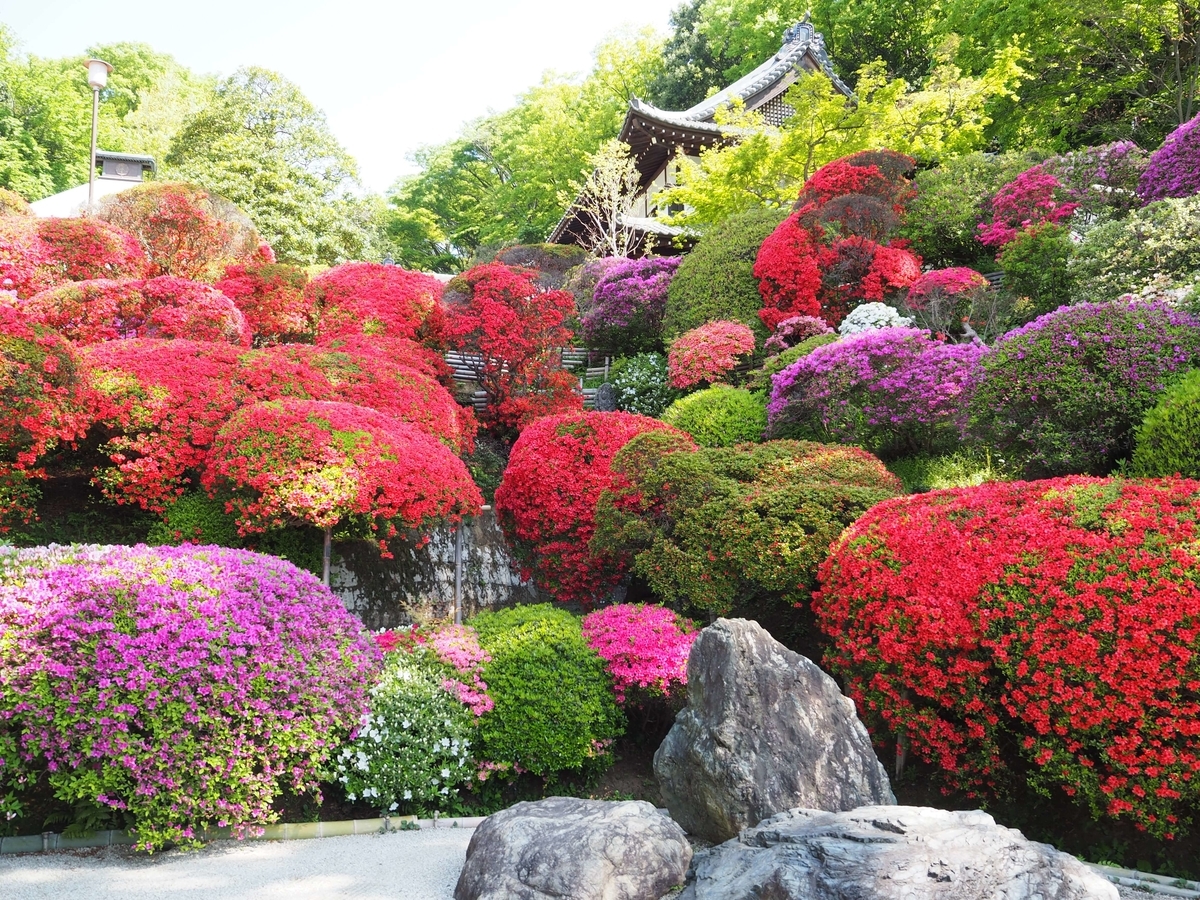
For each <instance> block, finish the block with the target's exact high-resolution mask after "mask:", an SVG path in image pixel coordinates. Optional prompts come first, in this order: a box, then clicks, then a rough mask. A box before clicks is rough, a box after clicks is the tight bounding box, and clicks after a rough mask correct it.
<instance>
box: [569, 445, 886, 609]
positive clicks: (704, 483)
mask: <svg viewBox="0 0 1200 900" xmlns="http://www.w3.org/2000/svg"><path fill="white" fill-rule="evenodd" d="M612 469H613V472H614V477H613V480H612V487H611V488H610V489H609V490H607V491H605V493H604V494H603V495H602V496H601V498H600V501H599V503H598V505H597V508H596V527H595V537H594V538H593V539H592V548H593V550H594V551H595V552H603V553H609V554H617V553H623V554H630V555H632V557H633V571H634V572H635V573H636V574H638V575H640V576H642V577H643V578H645V579H646V581H647V583H648V584H649V585H650V588H651V589H652V590H653V591H654V592H655V594H657V595H658V596H659V597H660V598H662V599H663V600H664V601H665V602H667V603H671V604H681V605H687V606H690V607H694V608H696V609H703V610H707V611H710V612H712V613H717V614H724V613H726V612H728V611H729V610H730V609H731V608H732V607H733V605H734V603H739V604H744V603H751V602H754V601H762V600H770V599H776V600H777V599H779V598H782V599H783V600H785V601H787V602H791V603H796V604H804V603H806V601H807V600H808V595H809V591H810V590H811V589H812V588H813V587H814V586H815V579H816V569H817V565H818V564H819V563H820V562H821V561H822V560H823V559H824V558H825V555H826V552H827V551H828V548H829V545H830V544H831V543H832V542H833V541H834V539H835V538H837V536H838V535H839V534H840V533H841V532H842V530H843V529H844V528H845V527H846V526H847V525H849V524H850V523H851V522H853V521H854V520H855V519H857V518H858V517H859V516H861V515H862V514H863V513H864V512H866V511H867V510H868V509H869V508H870V507H872V506H873V505H875V504H876V503H878V502H879V501H881V500H884V499H886V498H888V497H892V496H895V495H896V494H898V493H900V490H901V487H900V482H899V481H898V480H897V479H896V477H895V476H893V475H892V474H890V473H889V472H888V471H887V469H885V468H884V467H883V464H882V463H880V462H879V460H877V459H875V458H874V457H873V456H871V455H870V454H869V453H865V452H863V451H862V450H859V449H857V448H855V447H834V446H826V445H823V444H812V443H807V442H803V441H769V442H767V443H765V444H742V445H740V446H737V447H722V448H710V449H701V450H694V449H692V448H691V447H689V446H688V444H687V442H686V441H685V440H684V439H683V438H681V437H680V436H679V435H678V434H674V433H666V434H663V433H658V432H652V433H649V434H644V435H641V436H639V437H637V438H634V439H633V440H632V441H630V442H629V443H628V444H627V445H626V447H625V448H624V449H623V450H622V451H621V452H620V453H618V454H617V455H616V457H615V459H614V460H613V463H612Z"/></svg>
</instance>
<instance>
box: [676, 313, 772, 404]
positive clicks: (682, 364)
mask: <svg viewBox="0 0 1200 900" xmlns="http://www.w3.org/2000/svg"><path fill="white" fill-rule="evenodd" d="M753 352H754V332H752V331H751V330H750V329H749V328H748V327H747V326H745V325H743V324H742V323H741V322H724V321H717V322H707V323H705V324H704V325H701V326H700V327H699V328H693V329H692V330H691V331H688V332H685V333H684V334H681V335H680V336H679V337H678V338H676V340H675V342H674V343H673V344H671V347H670V349H669V350H668V351H667V372H668V374H669V377H670V379H671V387H673V388H679V389H680V390H687V389H688V388H693V387H697V386H699V385H703V384H713V383H715V382H718V381H721V380H722V379H724V378H725V376H726V375H728V374H729V373H730V372H731V371H733V369H734V367H735V366H736V365H737V362H738V357H739V356H743V355H745V354H747V353H753Z"/></svg>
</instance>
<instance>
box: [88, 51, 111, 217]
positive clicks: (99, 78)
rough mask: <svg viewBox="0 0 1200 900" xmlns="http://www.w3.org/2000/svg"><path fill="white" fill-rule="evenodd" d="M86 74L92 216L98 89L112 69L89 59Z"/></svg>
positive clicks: (89, 209)
mask: <svg viewBox="0 0 1200 900" xmlns="http://www.w3.org/2000/svg"><path fill="white" fill-rule="evenodd" d="M83 67H84V68H85V69H87V73H88V85H89V86H90V87H91V89H92V157H91V165H90V166H88V205H87V211H88V215H89V216H90V215H91V214H92V203H93V201H94V200H95V196H96V120H97V119H98V118H99V116H100V89H101V88H103V87H104V86H105V85H106V84H108V76H109V74H110V73H111V72H112V70H113V67H112V66H110V65H109V64H108V63H106V62H105V61H104V60H102V59H89V60H88V61H87V62H85V63H84V64H83Z"/></svg>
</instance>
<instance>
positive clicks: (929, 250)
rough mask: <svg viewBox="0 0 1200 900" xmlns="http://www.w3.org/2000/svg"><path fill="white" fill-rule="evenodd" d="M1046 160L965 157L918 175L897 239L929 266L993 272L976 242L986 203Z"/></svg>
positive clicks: (1031, 153)
mask: <svg viewBox="0 0 1200 900" xmlns="http://www.w3.org/2000/svg"><path fill="white" fill-rule="evenodd" d="M1044 158H1045V155H1044V154H1041V153H1037V152H1034V151H1026V152H1024V153H1005V154H1001V155H996V154H991V153H968V154H967V155H966V156H959V157H955V158H954V159H950V160H947V161H946V162H945V163H943V164H942V165H940V166H938V167H937V168H936V169H926V170H925V171H923V172H918V173H917V177H916V179H915V183H916V188H917V196H916V197H915V198H914V199H913V200H912V201H911V202H910V203H909V204H908V208H907V211H906V216H905V222H904V225H903V226H902V227H901V229H900V236H901V237H903V238H908V240H910V241H912V244H913V245H912V250H913V252H914V253H916V254H917V255H919V256H920V257H921V258H922V259H923V260H924V261H925V264H926V265H928V266H932V267H934V268H937V269H944V268H949V267H951V266H971V267H972V268H981V267H982V270H983V271H989V270H990V269H992V268H994V267H995V264H994V263H993V262H992V252H991V251H990V250H988V249H987V248H986V247H984V246H983V245H982V244H981V243H979V240H978V237H977V236H978V234H979V229H978V225H979V223H980V222H982V221H983V220H984V219H985V218H986V216H987V208H988V204H989V202H990V201H991V198H992V197H993V196H995V194H996V192H997V191H998V190H1000V188H1002V187H1003V186H1004V185H1006V184H1007V183H1008V182H1010V181H1012V180H1013V179H1014V178H1016V177H1017V176H1018V175H1020V174H1021V173H1022V172H1024V171H1025V170H1026V169H1028V168H1029V167H1030V166H1032V165H1034V164H1036V163H1038V162H1040V161H1041V160H1042V159H1044Z"/></svg>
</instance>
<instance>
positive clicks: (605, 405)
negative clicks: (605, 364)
mask: <svg viewBox="0 0 1200 900" xmlns="http://www.w3.org/2000/svg"><path fill="white" fill-rule="evenodd" d="M592 409H594V410H596V412H616V411H617V391H616V389H615V388H614V387H613V386H612V385H611V384H609V383H608V382H607V381H606V382H604V384H602V385H600V387H598V388H596V397H595V399H593V400H592Z"/></svg>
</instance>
